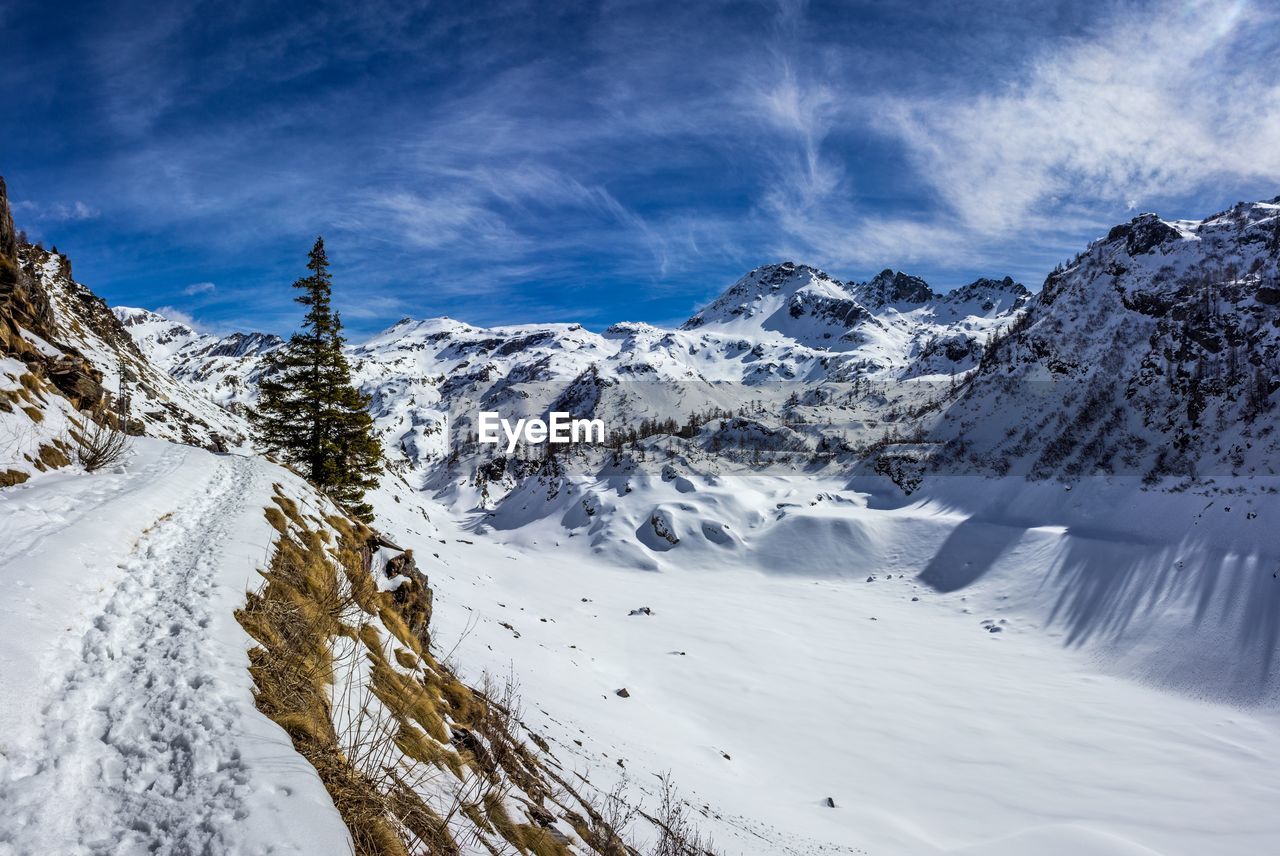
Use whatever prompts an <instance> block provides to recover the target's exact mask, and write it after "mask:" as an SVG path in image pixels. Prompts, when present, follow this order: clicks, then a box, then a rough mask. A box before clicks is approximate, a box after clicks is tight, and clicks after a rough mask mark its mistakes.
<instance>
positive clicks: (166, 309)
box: [156, 306, 206, 333]
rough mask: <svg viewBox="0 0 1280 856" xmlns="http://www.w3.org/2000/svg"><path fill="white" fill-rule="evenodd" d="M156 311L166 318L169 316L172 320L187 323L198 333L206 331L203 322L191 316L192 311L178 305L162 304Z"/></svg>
mask: <svg viewBox="0 0 1280 856" xmlns="http://www.w3.org/2000/svg"><path fill="white" fill-rule="evenodd" d="M156 313H157V314H159V315H163V316H164V317H165V318H168V319H169V320H170V321H177V322H178V323H179V324H186V325H187V326H188V327H190V328H191V329H192V330H195V331H196V332H198V333H204V332H206V331H205V327H204V325H203V324H201V323H200V322H199V321H197V320H196V319H195V318H193V317H191V315H190V313H188V312H185V311H183V310H181V309H179V308H178V307H176V306H161V307H160V308H159V309H157V310H156Z"/></svg>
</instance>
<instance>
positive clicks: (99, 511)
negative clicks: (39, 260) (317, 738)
mask: <svg viewBox="0 0 1280 856" xmlns="http://www.w3.org/2000/svg"><path fill="white" fill-rule="evenodd" d="M129 469H130V472H127V473H122V474H116V475H109V476H85V475H80V476H70V477H68V478H64V479H61V480H60V481H61V483H60V484H57V485H53V484H50V485H49V486H48V489H47V490H46V488H45V487H44V486H43V485H37V486H36V487H37V488H38V489H36V490H29V491H25V492H21V493H18V494H10V495H7V496H5V497H3V498H0V510H3V511H5V512H6V513H7V512H8V511H10V510H14V511H15V512H18V513H15V514H14V515H12V516H14V517H21V518H23V520H24V521H25V524H26V525H25V528H21V529H20V530H19V531H18V532H16V533H11V534H14V535H16V536H17V537H6V535H7V534H10V533H6V532H5V531H4V530H5V529H6V528H8V525H9V521H6V525H5V526H0V560H2V561H3V563H4V564H5V565H6V567H5V573H4V574H0V578H2V579H0V581H3V582H5V583H8V584H11V585H22V584H24V580H29V581H30V582H29V583H27V584H26V588H25V589H19V591H28V592H32V596H30V597H29V598H28V601H27V602H26V603H14V602H13V601H11V602H10V603H9V604H7V605H6V606H5V607H4V608H3V609H8V610H10V611H11V612H13V613H14V614H13V615H12V616H11V620H12V619H13V618H21V619H24V620H26V621H27V627H28V628H29V629H30V630H31V633H32V635H31V637H30V638H26V639H9V640H5V641H4V642H3V643H0V654H4V655H7V656H0V677H2V678H3V684H4V685H5V686H6V689H8V688H10V687H12V686H18V687H20V688H21V691H22V692H23V693H24V697H22V698H10V699H6V701H5V703H4V704H3V705H2V706H0V707H3V708H4V709H6V710H5V717H4V719H5V720H6V725H8V724H10V723H12V724H13V725H14V726H15V727H14V728H12V729H7V730H6V733H5V734H4V736H3V738H0V806H3V813H2V814H0V856H27V854H31V856H35V854H46V853H57V854H59V856H91V854H93V855H94V856H96V854H104V856H105V854H112V856H117V854H118V856H131V854H144V853H146V854H174V856H178V854H181V856H188V854H192V855H193V856H194V855H195V854H201V856H203V854H208V856H215V854H228V853H235V854H294V853H320V854H324V853H345V852H347V849H348V844H347V842H348V837H347V834H346V830H345V827H343V826H342V824H341V821H340V819H339V818H338V817H337V815H336V812H335V811H334V810H333V807H332V802H331V801H330V800H329V798H328V796H327V794H326V793H325V792H324V790H323V787H322V786H321V785H320V783H319V780H318V778H316V776H315V774H314V771H313V770H312V769H311V767H310V765H309V764H307V763H306V761H305V760H303V759H302V758H301V757H300V756H298V755H297V753H296V752H294V751H293V749H292V746H291V744H290V742H289V740H288V738H287V736H286V735H284V733H283V732H282V731H280V730H279V729H278V728H277V727H276V726H275V725H274V724H272V723H270V722H269V721H268V720H266V718H265V717H262V716H261V714H259V713H258V712H257V711H256V710H255V709H254V707H253V699H252V690H251V679H250V677H249V674H248V672H247V665H248V663H247V656H246V654H245V652H246V650H247V648H248V647H249V640H248V637H247V636H245V635H244V634H243V631H241V630H240V628H239V626H238V625H237V624H236V622H235V618H234V615H233V612H234V609H235V608H236V606H237V605H239V604H240V603H242V602H243V600H242V599H243V592H244V587H245V585H246V583H250V584H251V582H252V576H253V569H254V568H255V567H258V566H260V563H261V560H262V558H263V557H264V555H265V551H266V549H267V545H268V544H269V542H270V540H271V530H270V528H269V527H268V526H267V525H266V524H265V521H264V520H263V517H262V508H263V506H264V505H265V503H266V501H267V500H266V497H267V496H268V495H269V494H270V486H271V483H272V482H273V481H283V480H284V478H282V476H283V473H282V472H281V471H278V470H276V469H275V468H273V467H270V466H269V465H266V464H264V463H263V462H261V461H257V460H254V459H250V458H240V457H234V456H215V455H211V454H208V453H206V452H203V451H201V450H197V449H189V448H184V447H177V446H172V445H170V444H165V443H154V442H152V443H140V444H139V450H138V454H137V455H136V456H135V460H134V461H133V462H131V466H130V468H129ZM46 493H47V495H46ZM54 500H57V501H56V502H55V501H54ZM6 506H7V507H6ZM10 572H12V573H10ZM3 609H0V611H3ZM86 628H87V630H86ZM19 726H20V727H19ZM295 825H300V826H301V828H300V829H297V830H296V831H295V830H294V829H293V827H295Z"/></svg>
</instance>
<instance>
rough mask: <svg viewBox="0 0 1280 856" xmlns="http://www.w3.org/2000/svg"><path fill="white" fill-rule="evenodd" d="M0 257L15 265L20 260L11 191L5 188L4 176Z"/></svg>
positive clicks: (0, 184)
mask: <svg viewBox="0 0 1280 856" xmlns="http://www.w3.org/2000/svg"><path fill="white" fill-rule="evenodd" d="M0 256H3V257H4V258H6V259H8V260H9V261H10V262H15V263H16V261H17V258H18V234H17V232H16V231H14V228H13V214H11V213H10V211H9V191H8V189H7V188H6V187H5V184H4V177H3V176H0Z"/></svg>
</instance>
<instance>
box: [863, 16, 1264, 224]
mask: <svg viewBox="0 0 1280 856" xmlns="http://www.w3.org/2000/svg"><path fill="white" fill-rule="evenodd" d="M1154 12H1155V10H1152V9H1149V8H1131V9H1128V10H1125V11H1122V12H1118V13H1116V14H1115V15H1114V16H1113V17H1109V18H1107V19H1104V20H1102V21H1099V22H1098V25H1097V27H1096V32H1095V33H1093V34H1091V35H1090V36H1088V37H1085V38H1079V39H1074V40H1070V41H1067V42H1065V43H1064V44H1061V45H1058V46H1055V47H1053V48H1050V49H1048V50H1046V51H1045V52H1044V53H1042V54H1041V55H1040V56H1039V57H1037V58H1036V60H1035V61H1034V62H1033V63H1032V64H1031V65H1030V67H1029V68H1027V69H1025V70H1022V71H1021V72H1020V73H1019V74H1018V76H1017V77H1016V78H1015V79H1014V80H1012V81H1010V82H1008V83H1007V84H1005V85H1003V86H1001V87H999V88H997V89H994V90H990V91H980V92H977V93H974V94H973V95H972V96H971V97H968V98H961V99H955V98H947V99H931V98H927V99H921V100H899V99H889V100H886V101H884V102H882V103H881V104H880V105H878V106H879V108H880V109H881V111H882V112H881V116H880V120H879V124H880V125H881V126H882V127H883V128H885V129H886V130H887V131H888V132H889V133H891V134H894V135H897V136H898V137H899V138H900V139H901V140H902V141H903V143H904V145H906V147H907V149H908V151H909V152H910V156H911V160H912V162H913V163H914V164H915V165H916V168H917V170H918V171H919V174H920V175H921V176H922V177H923V178H924V179H925V180H926V181H928V182H929V183H930V184H931V185H932V186H933V187H934V188H935V190H936V192H937V193H938V194H939V196H940V197H941V198H942V199H943V200H944V201H945V203H946V205H947V206H948V208H949V209H950V210H951V211H952V212H954V214H955V215H956V217H957V219H958V220H959V221H960V222H961V223H963V224H964V226H965V227H967V228H970V229H972V230H973V231H975V232H979V233H982V234H1001V233H1007V232H1009V231H1013V230H1016V229H1018V228H1019V227H1020V226H1021V225H1022V224H1024V223H1026V222H1027V220H1028V219H1029V218H1031V219H1042V218H1046V217H1047V218H1052V217H1054V216H1056V215H1057V213H1058V212H1061V211H1064V210H1070V209H1071V208H1073V207H1074V208H1076V209H1077V210H1078V209H1080V208H1082V207H1083V208H1087V207H1090V206H1093V205H1097V206H1099V207H1102V208H1103V209H1104V210H1106V211H1113V210H1115V208H1117V207H1119V206H1121V205H1123V206H1124V207H1125V208H1133V207H1137V206H1141V205H1143V204H1145V203H1144V200H1147V201H1154V200H1161V199H1167V198H1168V197H1170V196H1174V195H1178V194H1186V193H1191V192H1195V191H1199V190H1204V189H1206V188H1208V187H1210V186H1212V185H1213V184H1214V183H1215V182H1221V181H1224V180H1225V181H1227V182H1232V181H1239V180H1246V181H1247V180H1253V179H1261V180H1269V181H1280V78H1278V77H1277V75H1276V73H1275V68H1274V67H1275V61H1274V57H1275V55H1276V54H1275V53H1269V51H1274V50H1277V49H1280V43H1278V42H1277V41H1276V38H1275V28H1276V26H1277V24H1280V19H1278V18H1277V14H1276V9H1275V8H1274V7H1269V6H1266V5H1263V4H1249V3H1246V2H1241V0H1234V2H1213V3H1209V2H1204V3H1192V4H1183V5H1182V7H1181V8H1180V9H1166V10H1162V11H1161V13H1160V14H1155V13H1154ZM1268 32H1270V37H1269V38H1268V37H1267V36H1266V35H1265V34H1267V33H1268ZM1268 57H1270V58H1268ZM1206 213H1208V212H1206Z"/></svg>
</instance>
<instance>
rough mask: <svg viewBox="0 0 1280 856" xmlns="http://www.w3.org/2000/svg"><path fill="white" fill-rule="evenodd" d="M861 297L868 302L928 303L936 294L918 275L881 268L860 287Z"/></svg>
mask: <svg viewBox="0 0 1280 856" xmlns="http://www.w3.org/2000/svg"><path fill="white" fill-rule="evenodd" d="M860 291H861V293H862V296H863V299H864V300H866V301H867V302H869V303H874V304H886V303H907V304H921V303H928V302H929V301H930V300H933V299H934V297H935V296H936V295H935V294H934V293H933V289H931V288H929V283H927V282H925V281H924V280H923V279H921V278H920V277H918V276H911V275H910V274H905V273H903V272H902V271H898V272H896V273H895V272H894V271H891V270H888V269H885V270H882V271H881V272H880V273H878V274H876V275H875V277H874V278H872V280H871V281H870V282H868V283H867V284H866V285H864V286H863V287H862V288H861V289H860Z"/></svg>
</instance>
